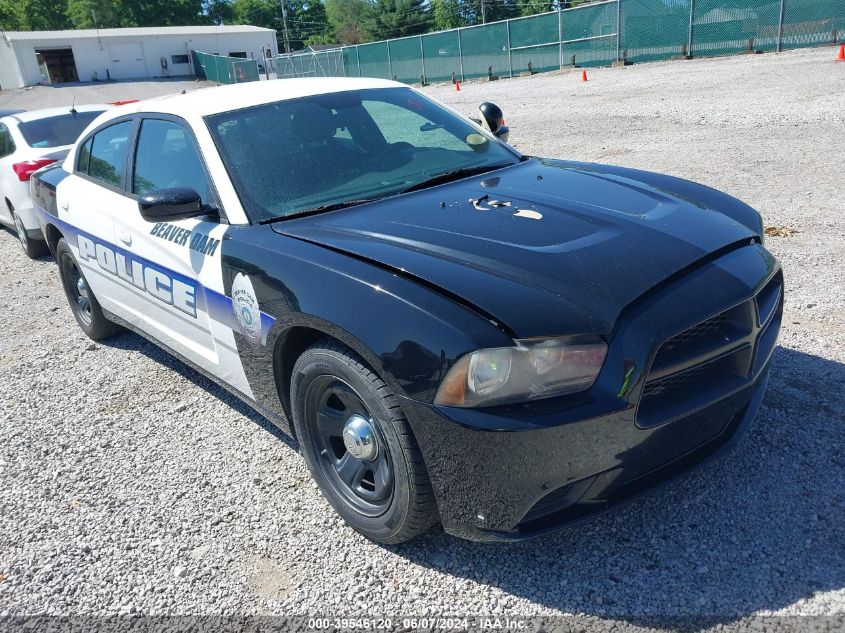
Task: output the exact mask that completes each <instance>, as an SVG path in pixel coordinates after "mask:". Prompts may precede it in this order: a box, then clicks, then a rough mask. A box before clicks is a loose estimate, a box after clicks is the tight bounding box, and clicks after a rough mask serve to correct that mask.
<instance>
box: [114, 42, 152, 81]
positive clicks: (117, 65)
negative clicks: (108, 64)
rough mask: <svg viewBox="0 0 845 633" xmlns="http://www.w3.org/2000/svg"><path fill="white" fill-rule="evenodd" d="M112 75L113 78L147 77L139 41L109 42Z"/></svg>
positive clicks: (142, 50) (145, 63)
mask: <svg viewBox="0 0 845 633" xmlns="http://www.w3.org/2000/svg"><path fill="white" fill-rule="evenodd" d="M109 53H110V54H111V61H112V68H113V69H114V73H113V76H114V78H115V79H137V78H138V77H147V76H148V75H147V62H146V60H145V59H144V48H143V47H142V46H141V44H140V42H128V43H126V44H109Z"/></svg>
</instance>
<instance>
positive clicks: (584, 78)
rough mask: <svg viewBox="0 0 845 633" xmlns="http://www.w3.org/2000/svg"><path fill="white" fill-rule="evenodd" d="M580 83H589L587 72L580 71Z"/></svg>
mask: <svg viewBox="0 0 845 633" xmlns="http://www.w3.org/2000/svg"><path fill="white" fill-rule="evenodd" d="M581 81H589V79H587V71H586V70H582V71H581Z"/></svg>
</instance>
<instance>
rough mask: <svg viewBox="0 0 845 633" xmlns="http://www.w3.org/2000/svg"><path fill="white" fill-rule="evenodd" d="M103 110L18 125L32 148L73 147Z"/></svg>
mask: <svg viewBox="0 0 845 633" xmlns="http://www.w3.org/2000/svg"><path fill="white" fill-rule="evenodd" d="M102 113H103V110H97V111H95V112H77V113H76V114H73V113H70V112H68V113H67V114H60V115H59V116H51V117H46V118H44V119H35V120H34V121H25V122H24V123H20V124H18V129H19V130H20V131H21V134H22V135H23V138H24V140H25V141H26V144H27V145H29V146H30V147H61V146H62V145H73V143H74V142H75V141H76V139H77V138H79V135H80V134H82V130H84V129H85V128H86V127H88V125H89V124H90V123H91V121H93V120H94V119H96V118H97V117H98V116H100V115H101V114H102Z"/></svg>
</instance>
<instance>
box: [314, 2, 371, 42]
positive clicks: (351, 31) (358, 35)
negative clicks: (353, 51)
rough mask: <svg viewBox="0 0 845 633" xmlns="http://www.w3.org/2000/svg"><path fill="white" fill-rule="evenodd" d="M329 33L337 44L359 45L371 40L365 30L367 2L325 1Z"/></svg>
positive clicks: (368, 6)
mask: <svg viewBox="0 0 845 633" xmlns="http://www.w3.org/2000/svg"><path fill="white" fill-rule="evenodd" d="M325 8H326V17H327V18H328V21H329V27H330V29H331V33H332V34H333V35H334V39H335V41H336V42H337V43H339V44H361V43H362V42H367V41H369V40H371V39H372V36H371V34H370V33H369V31H368V30H367V26H366V16H367V12H368V11H369V10H370V5H369V4H368V2H367V0H325Z"/></svg>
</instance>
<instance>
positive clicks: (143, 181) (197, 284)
mask: <svg viewBox="0 0 845 633" xmlns="http://www.w3.org/2000/svg"><path fill="white" fill-rule="evenodd" d="M131 163H132V168H131V172H130V175H129V178H128V183H127V195H128V197H129V198H131V200H132V204H131V205H130V206H131V208H127V209H126V211H125V212H122V213H115V214H113V215H112V217H113V219H114V230H115V236H116V238H117V245H118V247H119V248H120V249H122V250H125V251H126V252H127V253H128V254H130V255H131V258H132V260H133V262H134V261H138V262H140V263H141V265H142V266H143V267H144V271H145V282H146V284H145V285H146V289H145V292H144V297H145V299H146V304H144V305H140V304H138V305H137V309H135V305H134V304H133V305H131V306H130V305H128V302H127V307H129V308H130V312H131V314H130V317H129V320H130V321H131V322H132V323H135V324H137V325H138V326H139V327H141V328H142V329H144V330H146V331H148V332H150V333H151V334H153V335H154V336H155V337H156V338H158V339H159V340H161V341H162V342H164V343H165V344H166V345H167V346H169V347H170V348H171V349H173V350H174V351H176V352H178V353H180V354H181V355H182V356H184V357H185V358H187V359H188V360H190V361H191V362H193V363H194V364H196V365H198V366H200V367H201V368H203V369H206V370H207V371H209V372H211V373H213V374H214V375H217V376H219V377H220V378H222V379H224V380H225V381H227V382H228V383H230V384H231V385H232V386H234V387H236V388H238V389H240V390H241V391H243V392H245V393H246V394H247V395H249V394H250V393H251V392H250V391H249V387H248V386H246V382H245V378H244V375H243V370H242V368H241V363H240V358H239V356H238V353H237V349H236V347H235V345H234V338H233V335H232V331H231V308H230V306H229V304H228V300H227V298H226V296H225V295H224V293H223V281H222V267H221V251H222V248H221V241H222V240H223V235H224V233H225V232H226V229H227V227H228V224H226V223H225V222H223V221H221V219H220V215H219V214H221V213H223V211H222V207H221V204H220V202H219V199H218V196H217V194H216V191H215V189H214V187H213V185H212V182H211V179H210V178H209V176H208V172H207V169H206V166H205V163H204V162H203V159H202V157H201V152H200V150H199V148H198V145H197V142H196V140H195V138H194V135H193V133H192V131H191V129H190V127H189V126H188V125H187V124H186V123H185V122H184V121H182V120H181V119H178V118H176V117H170V116H167V115H144V118H142V119H141V120H140V122H139V129H138V134H137V138H136V141H135V145H134V148H133V150H132V160H131ZM177 187H188V188H191V189H194V190H195V191H196V192H197V193H199V194H200V197H201V199H202V202H203V204H204V205H207V208H208V211H209V213H208V215H206V216H203V217H196V218H187V219H182V220H176V221H172V222H148V221H147V220H145V219H144V218H143V217H142V216H141V213H140V211H139V210H138V206H137V200H138V198H139V197H140V196H141V195H143V194H145V193H149V192H152V191H157V190H161V189H172V188H177ZM146 277H149V279H146ZM151 282H152V283H151ZM127 291H128V292H134V290H133V289H131V288H127Z"/></svg>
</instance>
